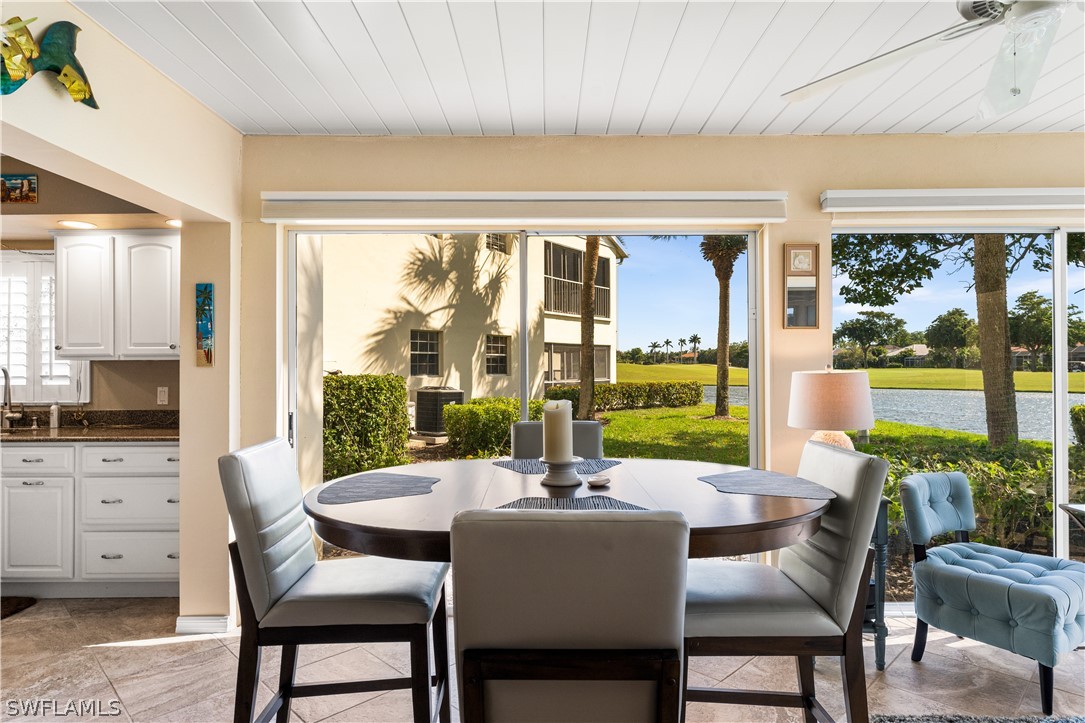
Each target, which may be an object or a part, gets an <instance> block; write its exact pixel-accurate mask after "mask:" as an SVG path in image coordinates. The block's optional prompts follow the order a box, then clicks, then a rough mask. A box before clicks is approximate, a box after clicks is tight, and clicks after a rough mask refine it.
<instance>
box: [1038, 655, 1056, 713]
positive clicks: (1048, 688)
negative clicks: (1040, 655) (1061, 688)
mask: <svg viewBox="0 0 1085 723" xmlns="http://www.w3.org/2000/svg"><path fill="white" fill-rule="evenodd" d="M1039 665H1040V707H1041V708H1042V709H1043V711H1044V715H1051V710H1052V707H1053V705H1054V701H1053V696H1054V693H1055V671H1054V670H1053V669H1052V668H1051V666H1050V665H1044V664H1043V663H1040V664H1039Z"/></svg>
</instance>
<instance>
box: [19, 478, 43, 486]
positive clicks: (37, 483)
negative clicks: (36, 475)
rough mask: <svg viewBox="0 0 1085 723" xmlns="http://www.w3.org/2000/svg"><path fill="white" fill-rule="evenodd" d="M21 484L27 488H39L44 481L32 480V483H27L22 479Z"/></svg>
mask: <svg viewBox="0 0 1085 723" xmlns="http://www.w3.org/2000/svg"><path fill="white" fill-rule="evenodd" d="M23 484H24V485H26V486H27V487H39V486H41V485H43V484H45V480H40V479H39V480H34V481H33V482H29V481H27V480H25V479H24V480H23Z"/></svg>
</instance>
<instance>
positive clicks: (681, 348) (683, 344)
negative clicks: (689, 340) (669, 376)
mask: <svg viewBox="0 0 1085 723" xmlns="http://www.w3.org/2000/svg"><path fill="white" fill-rule="evenodd" d="M685 350H686V340H685V339H679V340H678V361H679V362H681V361H682V353H683V352H685Z"/></svg>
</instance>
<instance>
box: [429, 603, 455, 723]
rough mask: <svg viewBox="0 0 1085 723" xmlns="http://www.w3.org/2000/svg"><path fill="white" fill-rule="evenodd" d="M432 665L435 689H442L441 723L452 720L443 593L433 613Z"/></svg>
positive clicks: (446, 619)
mask: <svg viewBox="0 0 1085 723" xmlns="http://www.w3.org/2000/svg"><path fill="white" fill-rule="evenodd" d="M433 665H434V669H435V672H436V673H437V689H438V690H442V691H444V695H443V697H442V698H441V714H440V715H441V718H440V720H441V723H451V721H452V682H451V681H450V680H449V679H448V613H447V612H446V611H445V594H444V590H443V589H442V590H441V600H440V601H439V602H438V603H437V611H436V612H435V613H434V614H433Z"/></svg>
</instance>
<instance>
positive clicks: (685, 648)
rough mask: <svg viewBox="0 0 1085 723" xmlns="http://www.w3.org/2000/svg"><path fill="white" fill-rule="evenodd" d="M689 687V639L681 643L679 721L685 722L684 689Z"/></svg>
mask: <svg viewBox="0 0 1085 723" xmlns="http://www.w3.org/2000/svg"><path fill="white" fill-rule="evenodd" d="M688 688H689V640H685V641H683V645H682V703H681V705H682V711H681V715H680V716H679V717H678V720H679V721H680V723H686V690H687V689H688Z"/></svg>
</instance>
